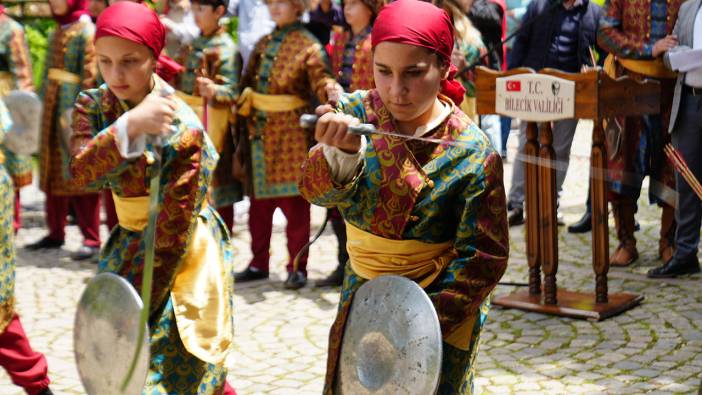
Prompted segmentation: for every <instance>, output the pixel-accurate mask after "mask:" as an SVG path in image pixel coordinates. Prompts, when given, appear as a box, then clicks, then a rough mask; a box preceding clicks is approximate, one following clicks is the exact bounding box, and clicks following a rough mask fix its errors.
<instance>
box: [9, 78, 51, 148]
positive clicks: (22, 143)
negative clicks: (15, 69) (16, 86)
mask: <svg viewBox="0 0 702 395" xmlns="http://www.w3.org/2000/svg"><path fill="white" fill-rule="evenodd" d="M2 101H3V102H4V103H5V106H6V107H7V109H8V111H9V112H10V118H12V127H11V128H10V130H9V131H7V134H6V135H5V141H4V144H5V146H6V147H7V149H9V150H10V151H12V152H14V153H15V154H20V155H31V154H33V153H35V152H37V150H38V148H39V132H40V128H41V109H42V105H41V101H40V100H39V97H38V96H37V95H36V94H35V93H34V92H29V91H12V92H10V93H8V94H7V96H5V97H3V98H2Z"/></svg>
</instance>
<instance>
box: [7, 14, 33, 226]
mask: <svg viewBox="0 0 702 395" xmlns="http://www.w3.org/2000/svg"><path fill="white" fill-rule="evenodd" d="M0 8H2V7H1V6H0ZM30 62H31V59H30V57H29V47H28V46H27V40H26V38H25V35H24V28H23V27H22V25H20V24H19V23H17V22H16V21H15V20H13V19H12V18H10V17H9V16H7V15H6V14H5V11H4V9H3V10H2V11H0V98H2V97H4V96H5V95H7V94H8V93H10V92H11V91H13V90H27V91H33V90H34V83H33V82H32V64H31V63H30ZM1 149H2V154H3V155H4V156H5V169H6V170H7V172H8V173H9V174H10V177H11V178H12V185H13V186H14V190H15V209H14V221H13V226H14V229H15V232H17V230H18V229H19V228H20V226H22V217H21V214H20V193H19V191H20V189H21V188H22V187H24V186H26V185H29V184H31V183H32V158H31V157H30V156H29V155H20V154H16V153H14V152H12V151H10V150H9V149H7V147H5V146H4V145H3V146H2V147H1Z"/></svg>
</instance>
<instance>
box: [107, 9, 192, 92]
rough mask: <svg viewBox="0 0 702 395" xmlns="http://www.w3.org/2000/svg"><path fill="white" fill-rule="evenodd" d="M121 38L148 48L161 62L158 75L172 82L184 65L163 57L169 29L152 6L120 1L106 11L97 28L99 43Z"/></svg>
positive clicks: (157, 70)
mask: <svg viewBox="0 0 702 395" xmlns="http://www.w3.org/2000/svg"><path fill="white" fill-rule="evenodd" d="M107 36H113V37H119V38H122V39H125V40H129V41H132V42H135V43H137V44H141V45H144V46H146V47H148V48H149V49H151V51H152V52H153V53H154V56H155V57H156V58H157V59H158V65H157V66H156V74H158V75H159V77H161V78H163V79H164V80H165V81H170V80H172V79H173V77H175V75H176V74H178V73H179V72H181V71H182V70H183V66H181V65H179V64H178V63H176V62H175V61H174V60H173V59H171V58H169V57H168V56H166V55H165V54H162V53H161V51H163V47H164V45H165V43H166V29H165V28H164V27H163V24H162V23H161V20H160V19H159V17H158V15H157V14H156V13H155V12H154V11H153V10H152V9H150V8H149V7H147V6H145V5H143V4H139V3H133V2H131V1H119V2H117V3H115V4H113V5H111V6H109V7H107V8H106V9H105V11H103V12H102V14H100V16H99V17H98V20H97V23H96V26H95V40H97V39H99V38H100V37H107Z"/></svg>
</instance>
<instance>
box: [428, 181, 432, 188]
mask: <svg viewBox="0 0 702 395" xmlns="http://www.w3.org/2000/svg"><path fill="white" fill-rule="evenodd" d="M427 185H428V186H429V188H434V181H432V180H427Z"/></svg>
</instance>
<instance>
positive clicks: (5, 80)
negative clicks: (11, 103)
mask: <svg viewBox="0 0 702 395" xmlns="http://www.w3.org/2000/svg"><path fill="white" fill-rule="evenodd" d="M14 88H15V78H14V77H13V76H12V74H10V73H8V72H7V71H0V97H4V96H7V94H8V93H10V92H11V91H12V90H13V89H14Z"/></svg>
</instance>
